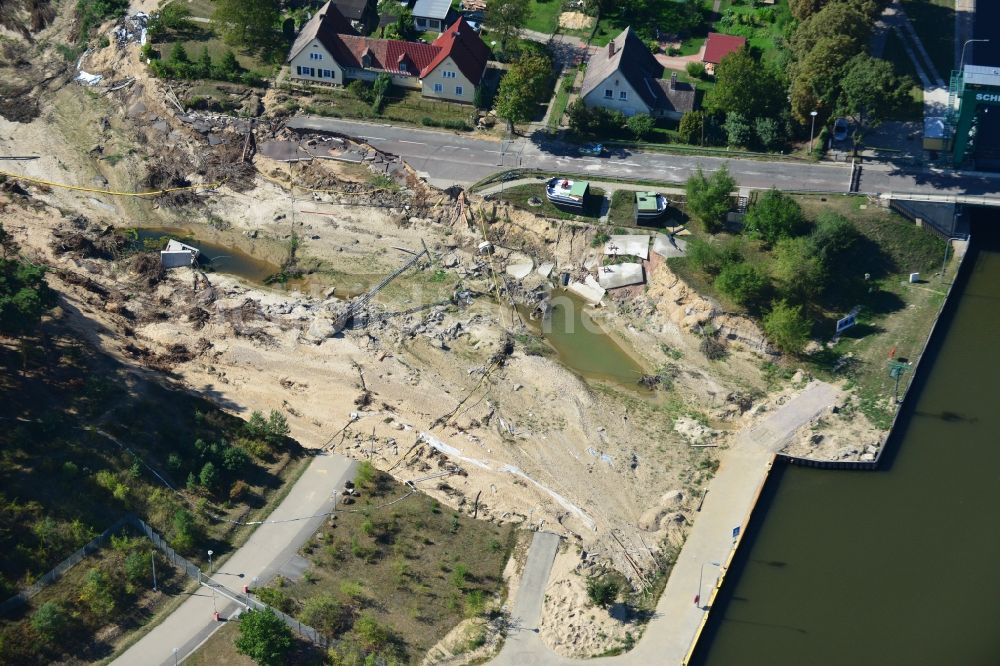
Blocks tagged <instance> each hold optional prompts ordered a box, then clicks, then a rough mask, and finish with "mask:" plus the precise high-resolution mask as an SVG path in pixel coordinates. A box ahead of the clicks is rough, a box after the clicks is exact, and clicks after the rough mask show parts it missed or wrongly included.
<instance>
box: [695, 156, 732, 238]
mask: <svg viewBox="0 0 1000 666" xmlns="http://www.w3.org/2000/svg"><path fill="white" fill-rule="evenodd" d="M735 186H736V181H734V180H733V178H732V177H731V176H730V175H729V170H728V169H727V168H726V167H724V166H723V167H720V168H719V170H718V171H716V172H715V173H713V174H712V175H711V176H709V177H708V178H706V177H705V174H704V173H703V172H702V170H701V167H698V170H697V171H695V172H694V173H693V174H692V175H691V177H690V178H688V180H687V183H686V185H685V187H684V190H685V192H686V193H687V209H688V212H690V213H691V214H692V215H693V216H694V217H695V218H697V219H698V220H699V221H700V222H701V223H702V224H703V225H704V226H705V230H706V231H708V232H709V233H714V232H715V231H717V230H718V229H720V228H721V227H722V224H723V222H724V221H725V219H726V213H728V212H729V210H730V194H731V193H732V191H733V188H734V187H735Z"/></svg>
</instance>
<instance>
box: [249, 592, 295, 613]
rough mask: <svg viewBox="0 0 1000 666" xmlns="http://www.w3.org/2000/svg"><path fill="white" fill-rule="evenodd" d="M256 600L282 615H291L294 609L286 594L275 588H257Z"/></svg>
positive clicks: (293, 603) (293, 604)
mask: <svg viewBox="0 0 1000 666" xmlns="http://www.w3.org/2000/svg"><path fill="white" fill-rule="evenodd" d="M257 598H258V599H260V600H261V601H263V602H264V603H265V604H267V605H268V606H272V607H273V608H277V609H278V610H280V611H281V612H282V613H291V612H292V611H293V610H294V608H295V601H294V600H293V599H292V598H291V597H289V596H288V593H287V592H285V591H284V590H282V589H279V588H276V587H261V588H258V589H257Z"/></svg>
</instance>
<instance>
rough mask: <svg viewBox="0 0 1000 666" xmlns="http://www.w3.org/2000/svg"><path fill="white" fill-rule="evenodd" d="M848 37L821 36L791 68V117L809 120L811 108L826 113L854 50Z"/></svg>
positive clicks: (833, 103)
mask: <svg viewBox="0 0 1000 666" xmlns="http://www.w3.org/2000/svg"><path fill="white" fill-rule="evenodd" d="M852 49H855V45H854V44H853V42H852V41H851V39H850V38H849V37H846V36H844V35H836V36H833V37H824V38H823V39H821V40H820V41H819V42H817V43H816V45H815V46H813V48H812V49H811V50H810V51H809V52H808V53H807V54H806V56H805V57H804V58H802V59H801V60H799V61H798V62H796V64H795V66H794V67H793V68H792V74H793V77H792V84H791V87H790V89H789V93H790V95H791V98H792V116H793V117H794V118H795V119H796V120H797V121H799V122H800V123H802V124H806V123H808V122H809V121H810V120H811V118H810V116H809V114H810V112H812V111H819V112H820V116H821V117H820V118H819V120H822V119H823V118H824V117H826V116H829V114H830V111H831V110H832V109H833V107H834V106H835V104H836V102H837V98H838V97H839V95H840V81H841V79H842V77H843V74H844V68H845V67H846V65H847V63H848V61H850V59H851V58H852V57H853V56H854V55H855V54H856V53H857V51H856V50H852Z"/></svg>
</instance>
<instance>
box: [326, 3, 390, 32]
mask: <svg viewBox="0 0 1000 666" xmlns="http://www.w3.org/2000/svg"><path fill="white" fill-rule="evenodd" d="M330 4H331V6H333V7H336V8H337V11H338V12H340V13H341V14H343V16H344V18H346V19H347V20H348V21H350V22H351V27H353V28H354V29H355V30H357V31H358V32H360V33H361V34H363V35H367V34H368V33H370V32H371V31H372V29H373V28H374V27H375V26H376V25H377V24H378V7H377V6H376V0H332V1H331V3H330Z"/></svg>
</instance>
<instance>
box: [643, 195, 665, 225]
mask: <svg viewBox="0 0 1000 666" xmlns="http://www.w3.org/2000/svg"><path fill="white" fill-rule="evenodd" d="M669 206H670V200H669V199H667V198H666V197H665V196H663V195H662V194H657V193H656V192H636V193H635V219H636V222H648V221H650V220H655V219H657V218H659V217H660V216H661V215H663V214H664V213H665V212H667V208H668V207H669Z"/></svg>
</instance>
